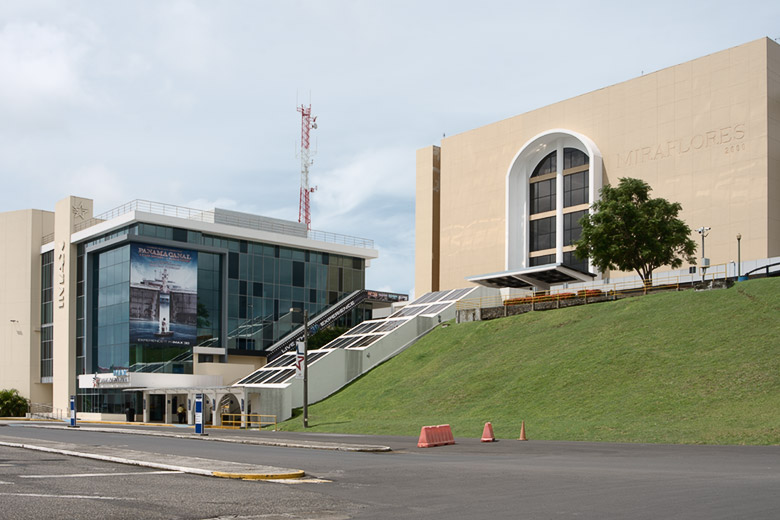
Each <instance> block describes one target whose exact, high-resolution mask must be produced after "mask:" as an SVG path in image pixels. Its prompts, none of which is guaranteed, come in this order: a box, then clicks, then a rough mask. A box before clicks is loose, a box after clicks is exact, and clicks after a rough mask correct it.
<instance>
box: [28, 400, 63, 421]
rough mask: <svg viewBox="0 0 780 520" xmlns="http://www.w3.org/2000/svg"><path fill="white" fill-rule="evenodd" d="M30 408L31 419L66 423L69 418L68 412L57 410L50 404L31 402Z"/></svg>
mask: <svg viewBox="0 0 780 520" xmlns="http://www.w3.org/2000/svg"><path fill="white" fill-rule="evenodd" d="M29 407H30V418H31V419H51V420H55V421H64V420H65V419H67V418H68V416H69V414H68V411H67V410H63V409H61V408H55V407H54V406H52V405H50V404H44V403H32V402H31V403H30V404H29Z"/></svg>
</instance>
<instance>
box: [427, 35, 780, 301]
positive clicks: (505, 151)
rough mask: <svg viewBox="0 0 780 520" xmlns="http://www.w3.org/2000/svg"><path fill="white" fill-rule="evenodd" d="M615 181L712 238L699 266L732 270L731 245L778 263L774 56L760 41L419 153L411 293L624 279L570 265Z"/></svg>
mask: <svg viewBox="0 0 780 520" xmlns="http://www.w3.org/2000/svg"><path fill="white" fill-rule="evenodd" d="M623 177H634V178H639V179H642V180H644V181H645V182H647V183H648V184H649V185H650V186H651V187H652V188H653V192H652V194H651V195H652V196H653V197H663V198H666V199H668V200H670V201H676V202H679V203H681V204H682V207H683V211H682V214H681V216H682V218H683V219H684V220H685V221H686V222H687V223H688V225H689V226H690V227H691V229H692V230H695V229H697V228H700V227H709V228H711V229H710V231H709V235H708V236H707V238H706V251H705V252H706V257H708V258H709V259H710V263H711V264H712V265H715V264H725V263H728V262H731V261H735V260H736V259H737V239H736V236H737V235H738V234H740V235H741V256H742V260H743V261H747V260H758V259H766V258H771V257H777V256H780V45H778V44H777V43H775V42H774V41H772V40H769V39H767V38H762V39H760V40H756V41H753V42H750V43H747V44H744V45H740V46H738V47H734V48H731V49H727V50H724V51H722V52H718V53H715V54H711V55H709V56H704V57H702V58H698V59H696V60H693V61H690V62H687V63H683V64H680V65H676V66H674V67H669V68H666V69H663V70H660V71H658V72H654V73H651V74H645V75H643V76H641V77H638V78H635V79H632V80H629V81H626V82H623V83H619V84H617V85H613V86H610V87H606V88H603V89H601V90H597V91H594V92H589V93H587V94H583V95H581V96H578V97H575V98H572V99H568V100H565V101H561V102H559V103H555V104H553V105H550V106H546V107H543V108H539V109H537V110H533V111H531V112H528V113H525V114H521V115H518V116H515V117H512V118H509V119H506V120H503V121H499V122H496V123H493V124H489V125H487V126H484V127H481V128H477V129H474V130H470V131H468V132H464V133H462V134H459V135H455V136H452V137H447V138H445V139H443V140H442V141H441V145H440V146H431V147H428V148H424V149H422V150H419V151H418V152H417V202H416V211H417V214H416V265H415V292H416V294H423V293H425V292H427V291H430V290H444V289H450V288H454V287H464V286H466V285H468V284H469V282H468V281H467V280H471V281H472V282H480V283H484V284H486V285H493V286H512V287H531V286H533V287H537V288H545V287H548V286H549V285H555V283H557V282H567V281H569V282H574V281H579V280H582V281H585V280H589V279H590V277H589V276H587V275H586V274H585V273H587V272H590V273H592V274H595V275H596V278H599V277H602V278H608V277H617V276H619V275H621V274H625V273H597V272H596V271H595V270H594V269H593V267H592V266H591V265H587V264H586V263H578V262H577V260H576V259H574V258H572V255H571V251H572V249H573V247H572V246H571V244H572V242H573V241H574V240H576V237H578V235H579V227H578V224H577V221H578V220H579V217H581V216H582V214H583V212H584V211H588V208H589V206H590V204H591V203H592V202H593V201H595V200H596V198H597V197H598V195H599V190H600V189H601V187H602V186H603V185H605V184H613V185H614V184H617V182H618V180H619V179H620V178H623ZM691 238H692V239H694V240H695V241H696V242H697V243H700V236H699V235H698V234H697V233H696V232H693V234H692V236H691ZM699 254H700V252H699ZM544 266H547V267H544ZM550 266H552V267H550ZM556 266H557V267H556ZM567 266H568V267H567ZM534 273H536V274H534ZM538 273H547V274H546V275H539V274H538ZM492 282H495V283H492Z"/></svg>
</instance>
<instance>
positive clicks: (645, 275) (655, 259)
mask: <svg viewBox="0 0 780 520" xmlns="http://www.w3.org/2000/svg"><path fill="white" fill-rule="evenodd" d="M651 189H652V188H650V186H649V185H648V184H647V183H646V182H644V181H641V180H639V179H631V178H625V179H620V183H619V184H618V186H617V187H616V188H613V187H612V186H610V185H606V186H604V188H603V189H602V190H601V199H600V200H599V201H597V202H596V203H594V204H593V213H592V214H586V215H585V216H584V217H582V219H580V224H581V225H582V235H581V236H580V239H579V240H578V241H577V242H576V243H575V246H576V252H575V254H576V255H577V256H578V257H579V258H590V260H591V262H592V263H593V265H594V266H596V267H597V268H598V269H599V270H601V271H606V270H607V269H620V270H621V271H636V273H637V274H639V276H640V277H641V278H642V280H643V281H644V283H645V285H649V284H650V283H651V282H652V277H653V271H654V270H655V269H657V268H659V267H661V266H664V265H668V266H670V267H672V268H673V269H675V268H678V267H680V266H681V265H682V263H683V261H686V262H688V263H691V264H695V263H696V258H695V257H694V256H693V255H694V253H695V252H696V242H694V241H693V240H691V238H690V234H691V229H690V228H689V227H688V225H687V224H686V223H685V222H683V221H682V220H680V219H679V218H677V215H678V214H679V212H680V211H681V210H682V206H681V205H680V203H678V202H669V201H667V200H666V199H660V198H659V199H652V198H650V191H651Z"/></svg>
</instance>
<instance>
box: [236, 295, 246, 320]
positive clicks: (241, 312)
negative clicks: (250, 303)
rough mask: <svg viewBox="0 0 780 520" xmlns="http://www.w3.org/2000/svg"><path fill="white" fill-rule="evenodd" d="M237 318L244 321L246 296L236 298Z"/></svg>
mask: <svg viewBox="0 0 780 520" xmlns="http://www.w3.org/2000/svg"><path fill="white" fill-rule="evenodd" d="M238 317H239V318H241V319H246V296H239V297H238Z"/></svg>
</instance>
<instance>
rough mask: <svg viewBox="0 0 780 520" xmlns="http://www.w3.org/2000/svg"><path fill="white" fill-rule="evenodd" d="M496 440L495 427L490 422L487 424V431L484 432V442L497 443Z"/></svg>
mask: <svg viewBox="0 0 780 520" xmlns="http://www.w3.org/2000/svg"><path fill="white" fill-rule="evenodd" d="M495 441H496V438H495V436H494V435H493V425H492V424H490V423H489V422H486V423H485V429H483V430H482V442H495Z"/></svg>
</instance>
